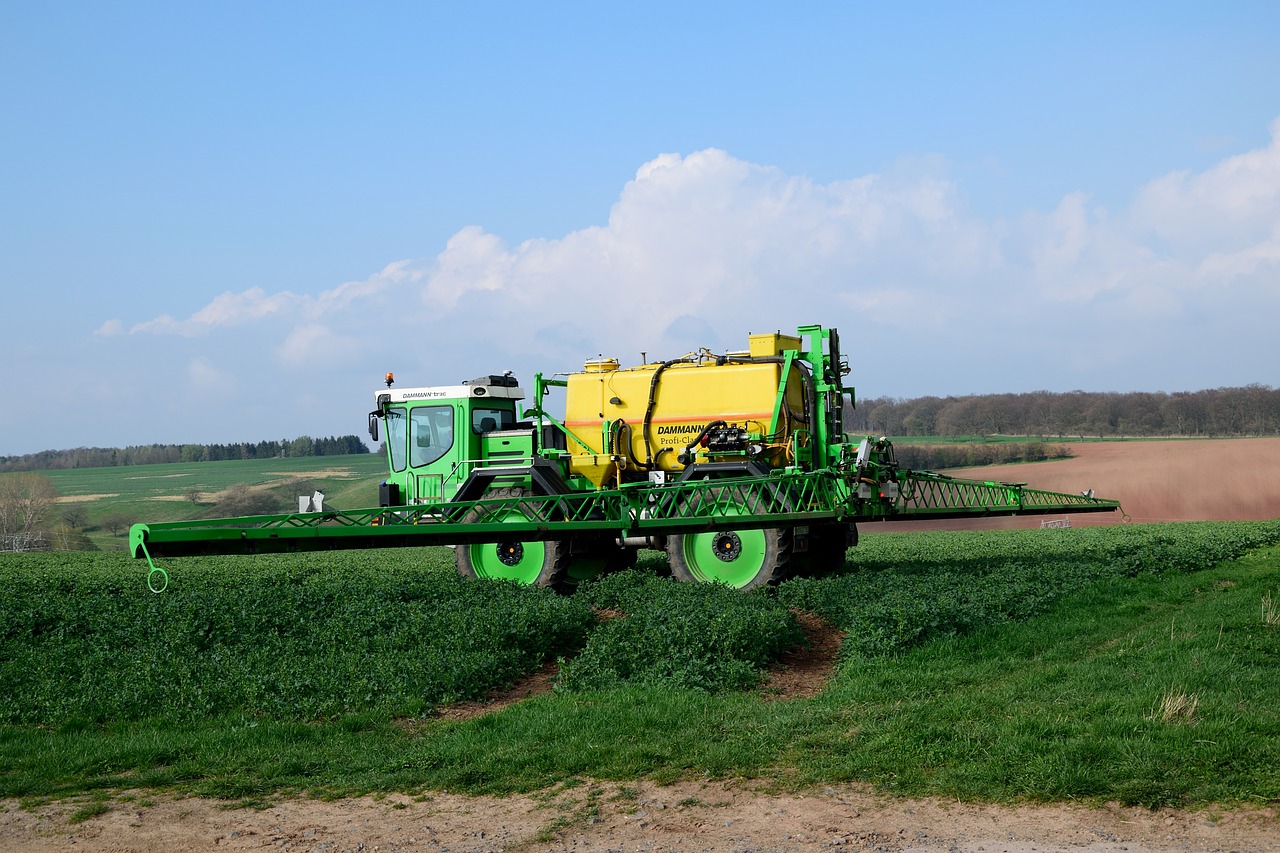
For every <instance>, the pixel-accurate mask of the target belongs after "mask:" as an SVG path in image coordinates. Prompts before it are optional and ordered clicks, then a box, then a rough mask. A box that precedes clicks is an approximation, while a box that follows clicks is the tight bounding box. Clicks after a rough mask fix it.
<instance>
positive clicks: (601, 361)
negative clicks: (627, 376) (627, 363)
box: [582, 357, 618, 373]
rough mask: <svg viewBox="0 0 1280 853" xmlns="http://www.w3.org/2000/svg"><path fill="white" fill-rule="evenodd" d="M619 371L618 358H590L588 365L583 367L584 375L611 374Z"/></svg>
mask: <svg viewBox="0 0 1280 853" xmlns="http://www.w3.org/2000/svg"><path fill="white" fill-rule="evenodd" d="M617 369H618V360H617V359H616V358H604V357H601V358H589V359H587V363H586V364H584V365H582V372H583V373H609V372H610V371H614V370H617Z"/></svg>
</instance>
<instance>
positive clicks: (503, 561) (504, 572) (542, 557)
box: [462, 509, 547, 586]
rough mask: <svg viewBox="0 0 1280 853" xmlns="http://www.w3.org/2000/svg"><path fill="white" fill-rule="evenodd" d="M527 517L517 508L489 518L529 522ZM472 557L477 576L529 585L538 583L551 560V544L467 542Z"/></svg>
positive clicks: (505, 541)
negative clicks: (473, 543) (548, 554)
mask: <svg viewBox="0 0 1280 853" xmlns="http://www.w3.org/2000/svg"><path fill="white" fill-rule="evenodd" d="M526 519H527V516H526V515H525V514H524V513H522V512H520V511H519V510H517V509H509V510H507V511H505V512H503V513H501V514H494V515H493V516H490V517H489V518H486V519H485V521H486V522H489V521H525V520H526ZM462 547H464V548H466V549H467V556H468V557H470V559H471V568H472V569H473V570H475V573H476V577H478V578H484V579H485V580H506V581H515V582H516V583H519V584H524V585H525V586H529V585H530V584H534V583H537V581H538V577H539V576H540V575H541V574H542V569H543V567H544V566H545V565H546V561H547V546H546V543H543V542H517V541H515V540H503V541H501V542H497V543H494V542H485V543H483V544H478V545H464V546H462Z"/></svg>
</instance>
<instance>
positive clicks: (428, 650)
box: [0, 522, 1280, 806]
mask: <svg viewBox="0 0 1280 853" xmlns="http://www.w3.org/2000/svg"><path fill="white" fill-rule="evenodd" d="M1278 543H1280V522H1248V523H1194V524H1169V525H1149V526H1141V527H1138V526H1125V527H1106V528H1080V529H1066V530H1018V531H987V532H966V533H929V534H885V535H878V536H866V537H864V538H863V542H862V544H860V545H859V547H858V548H856V549H854V550H853V551H851V552H850V557H849V561H848V564H847V565H846V569H845V571H844V572H843V573H841V574H838V575H836V576H834V577H828V578H823V579H798V580H793V581H789V582H787V583H784V584H782V585H781V586H780V587H778V588H777V589H776V590H769V591H761V592H756V593H749V594H743V593H739V592H735V591H731V590H728V589H724V588H720V587H715V586H705V585H681V584H677V583H674V582H672V581H670V580H668V579H666V578H664V577H661V576H660V574H659V573H660V572H661V570H662V569H663V568H664V566H665V562H664V560H663V559H662V557H661V556H660V555H658V554H655V553H650V555H649V556H648V557H647V558H645V559H642V561H641V566H640V569H639V570H638V571H635V572H628V573H624V574H621V575H615V576H610V577H608V578H606V579H604V580H602V581H601V582H598V583H594V584H589V585H586V586H584V587H582V588H580V589H579V590H578V591H577V592H576V593H575V594H574V595H572V596H557V595H555V594H553V593H550V592H549V591H546V590H540V589H523V588H517V587H513V586H509V585H506V584H497V583H484V584H481V583H473V582H465V581H463V580H461V579H460V578H458V577H457V576H456V573H455V572H454V571H453V569H452V555H451V552H450V551H448V549H393V550H391V551H386V552H342V553H330V554H325V553H321V554H312V555H306V556H305V557H304V556H288V555H278V556H259V557H236V558H216V559H215V558H191V559H187V560H173V561H170V562H169V563H168V564H167V569H168V570H169V572H170V575H171V578H172V580H171V584H170V587H169V589H168V591H166V592H164V593H162V594H160V595H152V594H151V593H149V592H147V591H146V585H145V580H144V578H145V572H144V570H143V568H142V566H141V565H140V564H139V563H138V562H137V561H130V560H128V559H127V558H126V557H125V556H124V555H123V554H117V553H97V554H59V553H49V554H29V555H8V556H5V557H3V558H0V582H2V583H3V584H4V588H5V590H6V595H5V597H4V599H3V601H2V602H0V796H18V797H27V798H33V797H37V798H38V797H48V796H66V795H72V794H77V793H84V792H87V791H99V792H101V793H104V794H109V793H110V792H112V791H119V790H123V789H133V788H138V787H144V788H147V787H150V788H157V789H166V790H174V791H179V792H196V793H203V794H212V795H216V796H221V797H228V798H236V799H242V800H247V801H255V800H260V799H261V798H263V797H270V796H272V795H274V794H276V793H278V792H290V791H299V790H302V791H309V792H312V793H314V794H320V795H326V796H334V795H345V794H353V793H358V792H367V791H385V790H397V791H406V792H420V791H425V790H432V789H446V788H447V789H449V790H461V791H488V792H503V791H516V790H524V791H527V790H534V789H539V788H542V787H545V786H548V785H554V784H559V783H565V782H569V781H571V780H574V779H578V778H588V777H589V778H598V779H614V780H631V779H638V778H645V779H650V780H654V781H657V782H664V781H670V780H674V779H679V778H704V777H750V778H757V779H764V780H768V781H770V782H771V783H773V784H776V785H780V786H806V785H820V784H825V783H832V782H841V781H851V780H857V781H862V782H866V783H868V784H871V785H873V786H875V787H877V788H878V789H881V790H885V791H892V792H899V793H905V794H912V795H922V794H932V795H939V796H948V797H959V798H964V799H991V800H1019V799H1032V800H1061V799H1083V800H1107V799H1115V800H1119V801H1122V802H1126V803H1141V804H1146V805H1152V806H1154V805H1161V804H1174V805H1189V804H1203V803H1210V802H1219V803H1227V804H1231V803H1245V802H1248V803H1259V802H1264V803H1265V802H1277V801H1280V777H1277V775H1276V774H1275V772H1274V768H1275V767H1276V766H1280V549H1278V548H1277V547H1276V546H1277V544H1278ZM793 609H804V610H809V611H812V612H815V613H818V614H820V615H821V616H822V617H823V618H825V619H826V620H828V621H829V622H830V623H832V624H833V625H835V626H837V627H839V628H840V629H842V630H843V631H845V632H846V637H845V640H844V645H843V649H842V654H841V658H840V662H839V665H838V668H837V671H836V673H835V674H834V676H833V678H832V680H831V682H830V683H829V684H828V686H827V687H826V689H825V690H824V691H823V692H822V693H821V694H820V695H818V696H817V697H815V698H812V699H803V700H796V701H787V702H777V701H766V700H767V699H769V698H770V697H769V695H768V694H767V691H765V690H764V689H763V688H762V687H761V686H760V685H761V680H760V679H761V675H762V673H763V671H764V669H765V667H767V665H768V663H769V661H770V660H772V659H775V658H776V657H777V656H778V655H779V654H780V653H781V652H782V651H783V650H785V649H787V648H788V647H790V646H793V645H794V644H795V643H797V642H801V641H802V640H801V637H802V635H801V633H800V632H799V631H798V629H797V627H796V624H795V619H794V615H793V612H792V611H793ZM601 613H604V614H605V615H606V617H608V618H601V616H600V615H599V614H601ZM556 659H560V660H562V665H561V669H560V676H559V679H558V681H557V684H556V687H555V689H554V690H552V691H551V692H550V693H548V694H544V695H541V696H538V697H536V698H533V699H530V700H527V701H525V702H522V703H519V704H517V705H514V706H512V707H509V708H507V709H505V710H502V711H499V712H496V713H493V714H490V715H486V716H481V717H478V718H474V719H466V720H455V719H449V718H448V717H446V716H441V715H440V714H439V713H438V710H439V709H440V708H441V707H444V706H448V705H451V704H453V703H456V702H458V701H462V700H466V699H476V698H481V697H484V696H485V695H486V694H487V693H488V692H489V691H491V690H494V689H500V688H501V687H502V686H503V685H505V684H508V683H510V682H511V681H512V680H513V679H515V678H517V677H518V676H520V675H521V674H523V673H528V672H532V671H535V670H537V669H538V668H539V667H541V666H542V665H543V664H544V663H545V662H547V661H554V660H556Z"/></svg>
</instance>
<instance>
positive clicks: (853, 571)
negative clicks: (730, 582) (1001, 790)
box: [778, 521, 1280, 656]
mask: <svg viewBox="0 0 1280 853" xmlns="http://www.w3.org/2000/svg"><path fill="white" fill-rule="evenodd" d="M1277 543H1280V522H1274V521H1272V522H1196V523H1189V524H1162V525H1142V526H1136V525H1135V526H1122V527H1093V528H1079V529H1072V530H1054V529H1047V530H1017V531H983V532H949V533H912V534H909V535H898V534H894V535H886V536H875V537H870V536H868V537H863V544H862V545H860V546H859V547H858V548H857V549H854V550H853V551H851V552H850V560H849V564H848V568H847V572H848V573H846V574H843V575H840V576H837V577H827V578H821V579H801V580H794V581H791V582H789V583H786V584H784V585H783V586H782V587H781V588H780V589H779V591H778V597H779V599H780V600H781V601H782V602H783V603H785V604H786V605H787V606H789V607H795V608H798V609H803V610H810V611H813V612H815V613H818V614H819V615H821V616H823V617H824V618H826V619H827V620H828V621H830V622H832V623H834V624H835V625H837V626H839V627H840V628H841V629H843V630H844V631H846V639H845V647H844V654H845V655H846V656H877V655H884V654H890V653H893V652H897V651H901V650H902V649H905V648H909V647H911V646H915V645H919V644H920V643H922V642H926V641H928V640H932V639H935V638H939V637H945V636H955V635H959V634H965V633H968V632H970V631H972V630H975V629H977V628H981V627H985V626H988V625H992V624H997V623H1000V622H1007V621H1021V620H1023V619H1027V618H1030V617H1031V616H1034V615H1036V614H1039V613H1043V612H1045V611H1046V610H1047V609H1048V608H1049V607H1051V606H1052V605H1054V604H1055V603H1057V602H1058V601H1059V600H1061V599H1062V598H1063V597H1064V596H1066V595H1069V594H1071V593H1073V592H1076V591H1078V590H1080V589H1083V588H1084V587H1086V586H1088V585H1089V584H1091V583H1094V582H1096V581H1099V580H1101V579H1104V578H1107V577H1119V576H1132V575H1137V574H1144V573H1145V574H1161V573H1183V572H1194V571H1200V570H1203V569H1207V568H1210V567H1212V566H1214V565H1216V564H1218V563H1219V562H1222V561H1224V560H1232V559H1235V558H1237V557H1239V556H1241V555H1242V554H1244V553H1245V552H1246V551H1248V550H1250V549H1252V548H1258V547H1262V546H1266V545H1274V544H1277Z"/></svg>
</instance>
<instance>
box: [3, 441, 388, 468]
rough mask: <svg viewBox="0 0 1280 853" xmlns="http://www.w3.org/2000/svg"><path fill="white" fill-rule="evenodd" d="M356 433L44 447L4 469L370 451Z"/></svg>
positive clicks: (10, 459)
mask: <svg viewBox="0 0 1280 853" xmlns="http://www.w3.org/2000/svg"><path fill="white" fill-rule="evenodd" d="M368 452H369V448H368V447H366V446H365V443H364V442H363V441H362V440H361V439H360V438H358V437H357V436H354V435H342V436H338V437H337V438H334V437H333V436H330V437H329V438H312V437H311V436H309V435H303V436H299V437H297V438H295V439H293V440H289V439H287V438H286V439H281V440H280V441H259V442H257V443H256V444H255V443H252V442H241V443H239V444H143V445H137V446H133V447H77V448H75V449H74V450H42V451H40V452H39V453H28V454H27V455H25V456H0V472H5V471H54V470H61V469H65V468H111V467H115V466H118V465H158V464H162V463H167V462H220V461H225V460H228V459H276V458H279V457H283V456H345V455H347V454H351V453H368Z"/></svg>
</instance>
